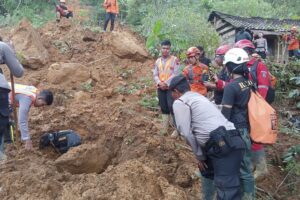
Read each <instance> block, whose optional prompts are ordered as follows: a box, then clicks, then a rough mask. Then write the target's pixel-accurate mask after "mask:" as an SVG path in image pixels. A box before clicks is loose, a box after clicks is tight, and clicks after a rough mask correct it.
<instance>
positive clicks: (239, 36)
mask: <svg viewBox="0 0 300 200" xmlns="http://www.w3.org/2000/svg"><path fill="white" fill-rule="evenodd" d="M237 30H238V32H237V33H236V35H235V42H238V41H240V40H250V41H252V35H251V34H250V33H249V32H248V31H246V29H245V28H244V27H240V28H238V29H237Z"/></svg>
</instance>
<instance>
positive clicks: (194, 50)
mask: <svg viewBox="0 0 300 200" xmlns="http://www.w3.org/2000/svg"><path fill="white" fill-rule="evenodd" d="M197 54H198V55H199V54H200V50H199V49H198V48H197V47H190V48H189V49H188V50H187V52H186V56H187V57H194V56H196V55H197Z"/></svg>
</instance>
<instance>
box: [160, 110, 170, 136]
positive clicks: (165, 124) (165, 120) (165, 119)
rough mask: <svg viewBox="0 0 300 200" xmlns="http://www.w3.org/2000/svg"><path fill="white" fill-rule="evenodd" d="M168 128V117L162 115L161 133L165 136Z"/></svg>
mask: <svg viewBox="0 0 300 200" xmlns="http://www.w3.org/2000/svg"><path fill="white" fill-rule="evenodd" d="M168 128H169V115H168V114H162V129H161V133H162V134H166V133H167V132H168Z"/></svg>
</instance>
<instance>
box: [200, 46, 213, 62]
mask: <svg viewBox="0 0 300 200" xmlns="http://www.w3.org/2000/svg"><path fill="white" fill-rule="evenodd" d="M197 48H198V49H199V51H200V52H199V61H200V62H201V63H203V64H204V65H206V66H207V67H209V66H210V64H211V60H210V59H209V58H207V57H206V56H205V51H204V48H203V47H202V46H197Z"/></svg>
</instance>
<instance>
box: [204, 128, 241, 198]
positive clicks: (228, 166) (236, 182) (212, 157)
mask: <svg viewBox="0 0 300 200" xmlns="http://www.w3.org/2000/svg"><path fill="white" fill-rule="evenodd" d="M237 133H238V132H235V134H237ZM227 134H230V133H227ZM219 136H220V135H217V137H216V139H218V140H214V138H210V139H209V141H208V143H213V145H212V146H211V147H209V149H207V150H206V155H207V160H206V163H207V165H208V169H207V172H206V174H204V173H202V175H204V176H205V177H207V178H211V177H212V176H213V180H214V185H215V187H216V190H217V199H218V200H240V199H241V198H242V194H241V189H240V168H241V163H242V159H243V155H244V151H245V144H244V142H243V140H242V138H241V136H239V135H231V136H230V137H229V138H227V141H226V140H225V141H224V140H223V139H222V138H221V139H220V140H219ZM229 140H230V141H229ZM229 142H230V144H228V143H229ZM208 143H207V144H208ZM219 145H221V146H219ZM224 145H225V146H224Z"/></svg>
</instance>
